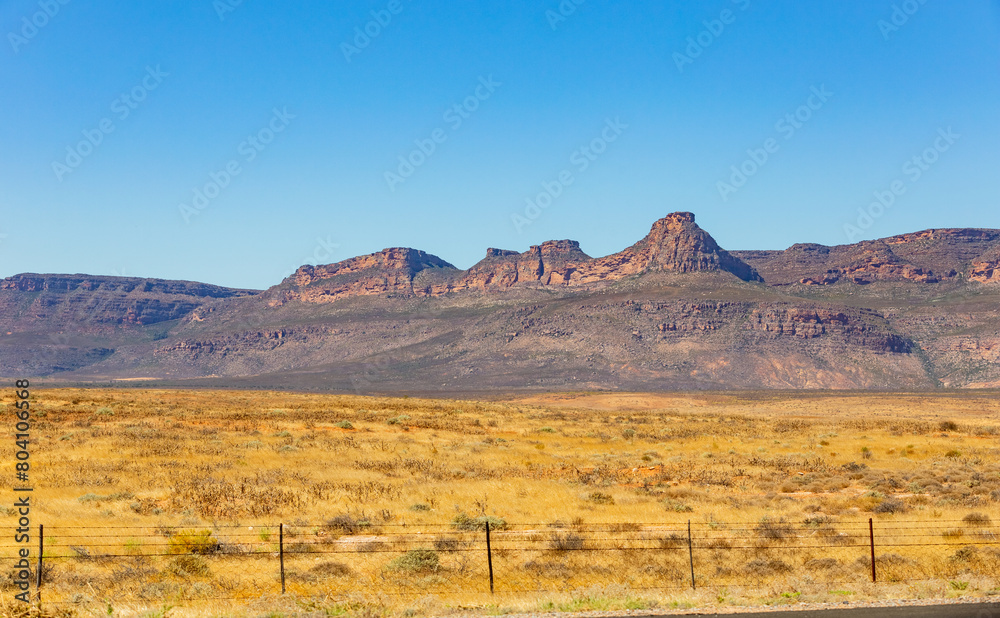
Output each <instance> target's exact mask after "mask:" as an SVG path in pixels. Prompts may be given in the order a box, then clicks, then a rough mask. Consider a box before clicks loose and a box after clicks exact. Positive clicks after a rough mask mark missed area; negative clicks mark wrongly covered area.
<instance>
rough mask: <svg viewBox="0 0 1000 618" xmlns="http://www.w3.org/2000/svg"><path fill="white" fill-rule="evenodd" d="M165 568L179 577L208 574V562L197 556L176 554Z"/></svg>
mask: <svg viewBox="0 0 1000 618" xmlns="http://www.w3.org/2000/svg"><path fill="white" fill-rule="evenodd" d="M165 570H166V571H167V572H168V573H170V574H172V575H177V576H180V577H191V576H195V577H204V576H206V575H208V563H207V562H205V559H204V558H200V557H198V556H192V555H187V556H177V557H176V558H174V559H173V560H171V561H170V564H168V565H167V568H166V569H165Z"/></svg>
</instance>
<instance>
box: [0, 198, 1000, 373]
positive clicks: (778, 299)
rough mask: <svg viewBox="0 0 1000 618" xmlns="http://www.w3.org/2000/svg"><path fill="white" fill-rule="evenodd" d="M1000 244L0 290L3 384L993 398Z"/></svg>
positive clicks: (691, 230)
mask: <svg viewBox="0 0 1000 618" xmlns="http://www.w3.org/2000/svg"><path fill="white" fill-rule="evenodd" d="M998 263H1000V230H986V229H935V230H926V231H922V232H917V233H913V234H903V235H899V236H894V237H891V238H884V239H879V240H874V241H865V242H860V243H856V244H852V245H841V246H836V247H827V246H823V245H816V244H797V245H793V246H792V247H790V248H788V249H786V250H784V251H726V250H725V249H723V248H722V247H720V246H719V245H718V243H717V242H716V241H715V240H714V239H713V238H712V236H711V235H710V234H709V233H708V232H706V231H705V230H702V229H701V228H700V227H699V226H698V225H697V224H696V223H695V218H694V215H692V214H691V213H683V212H682V213H674V214H671V215H668V216H666V217H664V218H663V219H660V220H659V221H657V222H655V223H654V224H653V226H652V229H651V230H650V233H649V234H648V235H647V236H646V237H645V238H643V239H641V240H639V241H638V242H636V243H635V244H634V245H632V246H631V247H628V248H627V249H624V250H622V251H620V252H618V253H615V254H612V255H609V256H604V257H598V258H593V257H590V256H588V255H587V254H586V253H585V252H584V251H583V250H582V248H581V247H580V245H579V243H577V242H575V241H572V240H555V241H548V242H545V243H542V244H540V245H537V246H533V247H530V248H529V249H528V250H527V251H524V252H517V251H513V250H504V249H494V248H491V249H488V250H487V251H486V255H485V257H484V258H483V259H482V260H481V261H480V262H478V263H477V264H475V265H474V266H472V267H471V268H469V269H468V270H461V269H458V268H455V267H454V266H453V265H451V264H450V263H448V262H447V261H445V260H443V259H441V258H439V257H437V256H434V255H431V254H429V253H425V252H423V251H419V250H416V249H409V248H390V249H385V250H383V251H380V252H378V253H374V254H371V255H366V256H359V257H356V258H351V259H348V260H344V261H342V262H338V263H336V264H328V265H315V266H313V265H307V266H303V267H301V268H299V269H298V270H297V271H296V272H295V273H293V274H292V275H291V276H289V277H288V278H287V279H285V280H284V281H282V282H280V283H278V284H277V285H275V286H273V287H271V288H269V289H267V290H264V291H262V292H256V291H250V290H233V289H228V288H221V287H217V286H210V285H206V284H199V283H190V282H172V281H162V280H145V279H136V278H116V277H91V276H85V275H30V274H29V275H17V276H15V277H10V278H7V279H4V280H2V281H0V329H2V332H3V333H6V334H5V335H3V336H2V337H0V374H3V375H7V376H14V375H33V376H42V375H44V376H50V377H51V378H52V379H56V380H67V381H80V382H82V381H98V380H104V381H106V380H108V379H125V378H151V379H156V380H160V381H165V382H166V383H171V384H206V385H214V386H227V385H239V386H250V387H253V386H261V387H269V388H294V389H304V390H330V391H342V390H347V391H355V392H379V391H382V392H401V391H406V392H421V393H434V392H456V391H458V392H462V391H465V392H485V391H494V390H498V389H499V390H505V391H511V390H529V391H548V390H566V389H573V390H603V389H631V390H660V389H725V388H765V389H767V388H775V389H778V388H780V389H788V388H791V389H821V388H822V389H825V388H833V389H853V388H864V389H900V388H905V389H924V388H928V389H929V388H941V387H946V388H981V387H996V386H1000V368H998V367H1000V366H998V363H997V360H998V356H1000V315H998V310H997V308H998V306H1000V304H998V302H997V301H998V300H1000V286H998V285H997V283H998V282H1000V265H998Z"/></svg>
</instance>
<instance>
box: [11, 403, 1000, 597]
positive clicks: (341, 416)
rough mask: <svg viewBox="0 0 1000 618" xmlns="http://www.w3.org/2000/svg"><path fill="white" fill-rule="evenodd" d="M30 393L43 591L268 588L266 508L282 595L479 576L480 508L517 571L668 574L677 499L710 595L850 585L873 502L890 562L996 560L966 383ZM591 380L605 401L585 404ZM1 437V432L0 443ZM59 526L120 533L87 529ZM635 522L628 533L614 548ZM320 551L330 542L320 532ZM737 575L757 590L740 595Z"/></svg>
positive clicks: (988, 428) (672, 577) (859, 573)
mask: <svg viewBox="0 0 1000 618" xmlns="http://www.w3.org/2000/svg"><path fill="white" fill-rule="evenodd" d="M35 395H36V396H38V397H39V399H40V400H42V401H44V404H45V407H46V412H47V415H46V416H45V417H44V418H39V419H38V423H37V432H36V434H35V435H34V436H33V439H35V440H37V445H36V446H37V448H38V450H39V451H40V452H41V451H43V450H44V452H45V453H46V458H47V460H46V467H44V468H42V467H39V471H38V477H37V479H38V483H39V485H40V486H42V487H45V491H46V494H45V499H46V507H45V510H41V511H39V512H38V515H37V517H38V519H39V520H40V522H41V523H44V524H45V525H46V553H47V554H51V555H53V556H61V557H63V558H62V559H60V560H58V561H55V560H54V561H53V563H54V565H55V566H54V569H55V570H54V571H53V575H52V578H51V580H49V581H50V582H51V583H50V587H49V588H48V592H47V594H48V598H49V599H51V600H53V601H56V600H59V599H60V598H64V599H65V600H67V601H69V600H71V599H72V598H73V595H88V594H90V593H89V592H87V589H86V587H85V586H83V585H81V584H80V583H79V582H84V581H93V582H94V584H93V586H94V587H95V588H96V589H100V590H102V592H106V593H107V594H108V595H116V596H117V597H120V598H122V599H126V600H128V602H129V603H148V604H149V605H148V610H149V611H150V612H154V611H159V610H160V608H162V607H163V603H164V602H165V601H164V600H165V599H168V598H180V597H184V596H198V595H201V597H204V598H212V597H222V596H235V597H239V596H241V595H243V596H245V595H249V594H251V591H256V590H257V587H258V586H261V585H262V586H264V588H266V589H267V590H268V591H272V592H273V590H272V588H273V586H274V580H273V577H274V571H273V568H274V560H276V558H275V556H276V551H277V542H278V536H279V535H278V527H277V525H278V522H282V521H283V522H284V523H285V526H284V530H283V534H284V548H285V559H286V565H287V569H288V571H289V580H288V581H289V585H290V586H291V587H293V588H294V589H295V590H297V591H299V592H297V593H296V594H299V593H302V594H306V593H308V592H309V591H313V590H319V589H320V588H321V587H322V588H323V589H324V590H326V591H327V592H328V593H329V594H331V595H334V596H336V595H337V594H342V595H352V594H355V595H356V594H359V592H358V586H357V581H377V582H390V581H391V582H399V581H401V582H404V584H393V586H397V585H399V586H403V585H405V586H409V588H406V590H412V591H414V594H417V592H416V591H421V590H451V589H454V590H456V591H457V592H456V593H455V594H456V595H459V596H461V595H463V594H466V593H465V592H464V590H465V585H466V583H468V584H469V586H470V588H469V589H470V590H479V589H480V588H481V586H482V581H483V569H484V568H485V566H484V565H483V564H482V544H483V542H484V539H483V536H482V533H483V531H484V530H485V527H486V522H487V521H489V523H490V528H491V531H492V532H494V533H496V534H495V536H494V537H493V550H494V556H493V557H494V567H495V569H496V570H497V573H498V575H502V577H503V580H502V581H503V582H504V585H511V586H513V585H523V587H524V588H531V589H534V588H538V587H543V588H544V587H548V586H551V587H552V588H553V589H556V588H558V587H559V586H560V585H561V584H560V582H566V581H573V582H578V583H580V585H581V586H582V585H584V584H586V585H594V586H597V585H602V586H603V585H614V584H615V583H616V582H620V581H624V580H623V578H626V577H627V578H629V581H642V582H645V583H644V584H643V585H648V586H650V587H653V588H656V587H662V586H674V587H676V588H677V589H682V588H683V586H684V578H685V577H689V574H686V570H687V569H688V566H687V563H686V559H687V558H686V552H687V533H686V523H687V520H689V519H690V520H692V522H693V525H694V530H695V533H694V543H693V545H694V552H695V560H696V570H697V577H698V578H699V582H700V583H703V584H704V585H705V586H706V588H707V589H711V595H712V596H711V597H710V600H711V601H712V602H713V603H714V602H716V601H715V600H714V599H715V598H716V597H715V595H716V594H717V592H716V591H717V590H718V586H730V587H731V588H730V591H729V592H725V593H722V592H720V593H718V594H719V595H721V596H722V597H723V598H725V599H726V601H725V603H735V602H741V603H745V602H750V603H756V602H764V601H762V600H761V599H765V598H766V599H770V601H769V602H779V603H791V602H795V601H796V600H798V599H799V597H797V596H795V595H794V593H793V592H788V591H789V590H791V591H795V592H798V591H800V590H802V598H803V599H805V598H807V597H808V598H827V599H829V598H832V597H834V596H836V595H837V594H839V593H838V592H837V591H831V592H827V591H826V589H825V588H823V585H822V582H854V581H857V582H858V583H857V585H855V584H853V583H851V584H850V590H851V591H853V592H850V594H852V595H854V596H853V597H852V598H859V599H861V598H866V595H868V594H869V593H870V591H869V589H868V588H867V587H865V586H864V581H865V580H864V578H865V577H866V569H867V568H870V565H869V564H867V563H866V562H865V561H864V556H865V555H866V554H865V553H864V551H862V550H863V549H864V547H865V544H866V542H867V519H868V517H871V516H875V526H876V535H877V541H878V542H879V543H882V544H884V543H888V542H890V541H891V540H892V539H893V538H894V537H892V535H893V534H896V533H897V532H894V530H895V531H898V530H901V529H902V528H901V527H899V526H895V527H894V524H896V522H897V521H905V522H910V523H907V524H906V525H907V526H911V527H912V530H916V531H918V532H919V534H922V535H924V537H925V538H924V540H925V541H927V543H929V544H930V545H928V547H926V548H922V547H907V546H903V545H901V546H900V547H884V548H883V547H880V548H879V553H878V557H877V566H878V568H879V569H883V571H882V575H880V581H885V582H886V584H885V585H886V586H888V585H891V583H892V582H894V581H906V580H916V579H920V580H928V579H933V580H934V581H936V582H938V583H939V588H937V589H936V590H938V591H939V593H940V594H941V595H945V594H952V595H954V594H962V595H965V594H977V593H978V592H977V591H985V590H989V589H991V588H996V584H995V583H993V580H992V579H988V578H990V577H992V575H991V574H992V573H995V572H996V571H997V568H998V567H1000V551H997V550H996V549H995V548H994V547H993V546H992V544H993V543H995V542H996V538H997V535H996V530H995V528H994V527H993V520H992V518H991V515H992V514H993V511H994V510H995V506H996V503H997V502H1000V448H998V447H996V446H995V445H994V440H993V439H992V436H994V435H995V434H996V432H995V430H994V429H995V424H996V421H995V420H994V419H995V418H996V415H997V413H998V412H1000V404H997V405H994V404H992V402H990V401H984V400H983V399H982V398H976V399H970V400H965V399H961V398H959V397H950V398H947V406H930V405H926V404H927V402H929V401H931V400H930V399H929V398H927V397H923V396H905V397H904V396H898V397H896V396H894V397H888V398H885V399H879V398H872V397H866V398H863V399H862V398H857V399H855V398H852V397H848V396H844V397H840V396H831V395H823V396H818V395H817V396H813V395H797V396H794V397H792V396H789V397H787V398H784V396H777V395H774V394H768V396H767V397H759V398H758V397H757V396H756V395H755V396H747V397H742V396H736V395H726V396H721V395H690V394H685V395H683V396H681V395H677V396H672V395H671V396H662V397H659V396H656V397H659V398H657V399H650V401H651V402H652V401H655V405H653V404H652V403H651V404H650V405H649V406H648V407H647V408H642V407H641V406H640V407H639V408H637V409H621V410H614V411H612V412H609V411H608V410H609V409H610V408H613V407H614V406H613V405H609V404H608V402H614V401H615V400H614V397H615V396H614V395H606V394H598V395H586V396H581V397H580V398H578V399H577V400H574V403H573V405H576V404H577V403H580V404H581V405H578V406H577V407H575V408H574V407H569V406H567V405H565V404H560V405H550V404H549V403H547V402H548V401H550V400H548V399H546V398H545V397H539V398H537V399H522V400H519V401H516V402H472V401H470V402H461V403H456V402H454V401H433V400H421V399H418V398H409V399H403V398H398V399H393V398H384V397H382V398H362V397H351V396H322V395H298V394H287V393H285V394H281V396H280V401H281V402H282V403H281V404H280V405H281V406H282V407H280V408H279V407H276V404H275V403H274V402H275V401H277V398H275V397H273V396H272V397H270V398H269V396H268V394H267V393H240V392H208V391H205V392H196V391H190V392H188V391H141V390H120V391H101V390H74V389H63V390H49V391H37V392H36V393H35ZM587 397H592V398H595V399H594V401H596V402H599V403H600V406H598V407H596V408H594V409H591V408H588V407H586V406H585V405H582V404H583V403H584V402H585V401H587ZM650 397H651V398H652V397H654V396H650ZM609 398H610V399H609ZM5 401H6V403H7V405H9V404H10V401H11V400H10V399H9V397H8V399H6V400H5ZM551 401H557V399H552V400H551ZM936 407H943V408H946V409H947V414H948V417H949V418H948V419H946V420H947V421H948V422H950V423H953V424H954V427H953V426H951V425H948V426H947V427H945V426H944V424H943V421H942V419H941V418H938V417H935V416H934V414H936V412H935V411H934V410H935V409H936ZM101 408H108V409H111V410H113V411H114V414H97V410H99V409H101ZM984 408H985V412H984ZM394 419H395V421H396V422H390V421H393V420H394ZM951 419H955V420H951ZM980 419H981V421H980ZM987 422H990V423H992V424H986V423H987ZM620 427H624V429H617V428H620ZM626 430H629V431H626ZM991 432H992V433H991ZM61 437H64V438H66V439H64V440H63V439H60V438H61ZM538 446H543V447H544V448H541V449H540V448H538ZM10 448H11V447H10V445H9V444H2V443H0V450H2V449H8V451H7V455H6V456H7V457H8V458H9V456H10V451H9V449H10ZM866 449H867V450H866ZM866 453H870V454H871V456H866ZM709 455H710V456H709ZM2 456H5V455H2V454H0V457H2ZM54 513H58V516H54V515H53V514H54ZM904 513H905V515H903V516H902V517H901V516H900V515H901V514H904ZM487 514H488V515H487ZM4 516H5V517H7V521H8V525H10V524H12V523H15V522H16V517H17V515H16V511H15V510H13V509H9V508H8V509H0V517H4ZM545 522H551V523H545ZM404 524H405V526H404ZM59 526H74V527H76V526H111V527H112V528H108V530H117V529H121V530H123V531H124V532H123V533H122V534H121V536H120V538H119V537H112V538H109V539H98V540H100V541H101V543H100V544H98V543H97V542H96V541H94V542H90V541H88V540H87V539H85V538H84V539H80V538H75V537H74V536H73V535H71V534H69V533H68V532H66V531H65V530H64V531H60V530H59ZM116 526H117V527H119V528H114V527H116ZM50 530H51V532H50ZM144 530H145V531H146V532H143V531H144ZM50 534H51V537H50ZM83 534H86V533H83ZM900 534H902V533H900ZM899 540H900V542H901V543H902V542H903V541H910V540H912V537H899ZM634 543H640V544H646V545H643V547H647V548H648V550H643V551H640V552H636V551H628V550H627V549H625V548H626V547H627V546H629V544H634ZM904 545H905V544H904ZM812 546H817V547H822V549H811V548H810V547H812ZM858 548H861V549H858ZM576 550H584V551H576ZM339 551H344V552H347V553H345V554H343V555H344V556H345V557H344V558H340V557H337V556H330V555H329V553H330V552H339ZM413 552H416V553H413ZM859 552H860V555H859ZM157 553H160V554H163V553H166V554H169V555H166V556H159V557H157V556H156V554H157ZM111 555H113V556H117V557H116V558H114V559H108V558H107V556H111ZM432 556H433V557H432ZM327 558H337V559H333V560H329V559H327ZM859 560H860V561H859ZM265 575H266V577H267V578H270V579H266V580H264V579H260V578H262V577H265ZM883 575H884V580H882V577H883ZM805 578H811V579H810V580H808V581H806V579H805ZM983 578H987V579H983ZM809 581H812V582H815V587H814V588H810V590H811V592H808V593H807V592H806V591H804V590H803V588H802V586H806V585H812V584H809ZM261 582H263V583H261ZM747 582H752V583H753V584H754V585H760V586H764V587H768V590H770V592H769V593H768V594H767V595H763V594H762V595H761V596H760V597H754V598H749V597H747V596H741V595H746V592H745V590H746V588H745V586H746V584H747ZM950 582H957V583H958V584H961V583H962V582H969V583H968V586H967V587H966V588H959V587H957V586H956V585H954V584H951V583H950ZM379 585H382V584H376V585H375V588H372V589H371V591H370V592H371V593H372V594H373V595H374V594H377V593H378V592H379V590H378V589H377V586H379ZM839 585H843V584H839V583H838V586H839ZM771 586H773V589H772V588H770V587H771ZM713 587H714V588H713ZM387 590H388V589H387ZM699 590H701V586H699ZM733 590H740V591H741V592H738V593H737V592H733ZM302 591H305V592H302ZM182 592H183V593H182ZM254 593H255V592H254ZM368 593H369V590H368V589H367V588H365V589H364V590H362V591H361V594H368ZM324 594H326V593H324ZM435 594H439V593H435ZM469 594H472V593H471V592H470V593H469ZM476 594H478V593H476ZM705 594H709V593H708V592H706V593H705ZM928 594H938V593H928ZM60 595H63V596H62V597H61V596H60ZM171 595H173V596H171ZM816 595H820V596H816ZM823 595H826V596H823ZM585 596H586V598H588V599H590V601H587V603H589V604H590V605H593V606H595V607H596V606H598V605H607V606H614V607H619V606H621V605H622V603H625V602H624V601H614V602H612V601H607V602H606V600H607V599H625V598H626V596H627V595H626V594H625V593H621V592H617V593H604V592H601V593H594V594H593V595H590V594H589V593H588V594H587V595H585ZM79 598H81V599H85V596H80V597H79ZM331 598H333V597H331ZM344 598H347V597H346V596H345V597H344ZM352 598H353V597H352ZM391 598H393V599H399V603H400V605H399V606H396V605H392V606H391V609H390V607H389V606H388V605H385V606H378V607H380V608H381V609H378V610H377V613H378V614H379V615H386V616H389V615H390V614H392V615H396V614H395V613H393V612H396V613H401V612H403V611H405V610H406V609H407V608H408V607H410V606H409V605H405V603H408V602H409V601H407V600H406V599H407V598H408V597H406V595H398V596H391ZM470 598H471V597H470ZM476 598H478V597H476ZM553 598H555V597H553ZM577 598H578V599H583V598H584V596H579V595H578V596H577ZM692 598H694V597H692ZM698 598H701V597H698ZM706 598H709V597H706ZM142 599H145V600H144V601H143V600H142ZM671 599H672V600H671ZM674 601H677V602H678V603H682V602H683V603H687V602H688V601H685V600H683V599H679V600H678V598H673V597H664V598H663V599H661V601H660V605H659V607H667V606H669V605H670V604H671V603H672V602H674ZM92 602H93V601H79V603H83V604H84V605H86V604H87V603H92ZM337 602H338V603H340V602H341V601H337ZM511 602H512V603H514V601H511ZM519 602H520V601H518V603H519ZM647 602H651V601H649V600H645V601H643V603H647ZM692 602H693V601H692ZM699 602H704V599H702V601H699ZM344 603H347V602H346V601H345V602H344ZM393 603H395V601H393ZM553 603H555V605H556V606H561V605H565V606H567V607H568V606H569V605H572V604H574V603H576V602H575V601H572V599H570V597H566V598H565V599H564V600H561V601H558V602H557V601H553ZM581 603H582V601H581ZM515 605H516V603H515ZM581 606H582V605H581ZM341 607H342V610H336V611H337V612H339V613H341V614H349V613H354V612H357V611H362V610H361V609H359V608H362V607H368V606H367V605H364V604H362V605H358V606H350V605H349V604H345V605H343V606H341ZM351 607H354V609H351ZM517 607H519V608H522V609H525V606H523V605H517ZM0 609H2V607H0ZM527 609H531V608H527ZM143 611H145V610H143ZM184 611H186V610H179V609H174V610H172V611H171V614H170V615H171V616H175V615H176V616H181V615H185V614H184V613H183V612H184ZM365 611H367V610H365ZM372 611H376V610H372ZM334 615H336V614H334Z"/></svg>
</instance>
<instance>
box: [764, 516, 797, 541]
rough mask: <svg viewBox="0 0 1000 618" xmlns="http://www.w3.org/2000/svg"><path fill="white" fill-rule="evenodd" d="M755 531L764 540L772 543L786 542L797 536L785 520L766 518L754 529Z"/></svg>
mask: <svg viewBox="0 0 1000 618" xmlns="http://www.w3.org/2000/svg"><path fill="white" fill-rule="evenodd" d="M754 531H755V532H756V533H757V534H758V535H759V536H760V537H761V538H764V539H769V540H771V541H784V540H785V539H788V538H790V537H793V536H795V530H793V529H792V527H791V526H790V525H788V523H787V522H786V521H785V519H784V518H781V519H778V520H774V519H771V518H770V517H764V518H763V519H761V520H760V523H758V524H757V526H756V527H755V528H754Z"/></svg>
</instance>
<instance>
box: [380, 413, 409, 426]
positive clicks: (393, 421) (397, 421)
mask: <svg viewBox="0 0 1000 618" xmlns="http://www.w3.org/2000/svg"><path fill="white" fill-rule="evenodd" d="M408 420H410V417H409V416H407V415H405V414H400V415H399V416H394V417H392V418H390V419H389V420H387V421H386V422H387V423H389V424H390V425H401V424H403V423H405V422H406V421H408Z"/></svg>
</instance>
